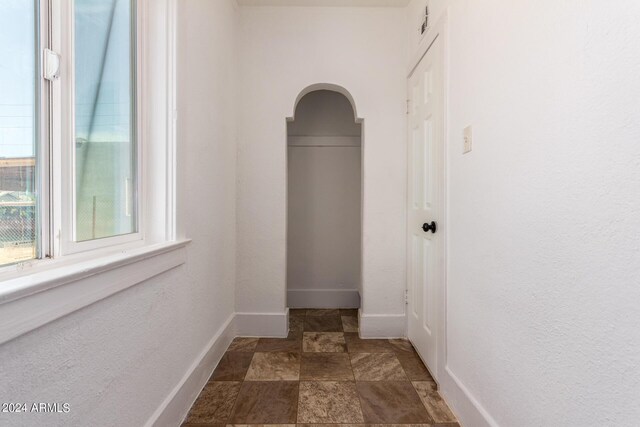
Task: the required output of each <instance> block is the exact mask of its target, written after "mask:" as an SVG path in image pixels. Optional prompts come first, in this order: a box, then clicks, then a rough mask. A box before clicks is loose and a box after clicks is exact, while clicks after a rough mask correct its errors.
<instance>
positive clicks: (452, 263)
mask: <svg viewBox="0 0 640 427" xmlns="http://www.w3.org/2000/svg"><path fill="white" fill-rule="evenodd" d="M418 3H424V2H418ZM445 3H446V4H447V5H448V6H449V10H448V14H449V21H450V37H451V38H450V75H449V77H450V82H449V90H450V92H449V114H450V116H449V126H448V129H449V138H450V140H449V144H450V146H449V150H448V154H449V165H448V167H449V173H448V175H449V180H450V182H449V224H448V226H449V233H450V234H449V237H450V240H449V251H448V257H449V258H448V261H449V265H448V293H447V295H448V304H447V316H448V330H447V343H448V346H447V370H448V377H447V378H448V379H447V381H445V382H444V384H441V385H443V389H444V392H445V395H447V400H448V402H449V403H451V404H453V406H454V407H455V409H456V410H457V414H458V415H460V416H461V420H462V422H463V423H464V424H465V425H469V426H480V425H485V423H487V424H488V423H491V424H494V425H501V426H523V427H526V426H541V425H544V426H549V425H558V426H559V425H562V426H601V425H619V426H623V425H635V424H637V420H638V418H639V417H640V406H638V401H637V396H640V370H638V366H640V329H639V328H638V324H640V309H639V308H638V301H640V286H638V283H640V222H638V218H639V217H640V197H638V194H639V190H640V173H639V170H640V169H639V163H638V159H640V144H638V141H640V109H639V108H638V99H640V79H639V78H638V76H640V55H638V52H639V51H638V43H637V40H640V27H639V26H638V25H637V17H638V16H640V3H638V2H637V1H631V0H627V1H618V2H614V3H610V2H603V1H586V2H584V1H562V2H557V1H555V2H554V1H544V2H540V1H534V0H527V1H518V2H510V1H484V2H474V1H463V0H447V1H444V0H432V2H431V5H432V10H433V12H434V14H440V13H442V11H443V10H444V4H445ZM413 8H414V10H420V9H421V8H422V6H421V5H417V6H416V4H415V2H414V4H413ZM409 10H411V9H409ZM414 30H415V25H413V26H412V27H411V28H410V29H409V32H410V35H409V37H410V40H411V38H414V40H413V42H411V43H412V44H413V46H416V45H417V42H416V40H415V37H417V33H416V32H415V31H414ZM410 55H411V52H410ZM467 125H472V126H473V135H474V141H473V151H472V152H471V153H469V154H465V155H463V154H462V146H463V140H462V131H463V128H464V127H465V126H467ZM465 391H466V392H467V393H468V396H469V397H471V398H472V399H473V400H474V401H475V403H476V405H477V409H476V410H473V409H469V408H468V407H466V406H465V405H464V400H465V399H463V398H462V396H463V394H464V392H465ZM482 411H484V414H483V413H482Z"/></svg>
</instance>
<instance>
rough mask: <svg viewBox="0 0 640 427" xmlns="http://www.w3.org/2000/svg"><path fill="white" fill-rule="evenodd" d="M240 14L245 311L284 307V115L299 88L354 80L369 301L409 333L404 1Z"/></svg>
mask: <svg viewBox="0 0 640 427" xmlns="http://www.w3.org/2000/svg"><path fill="white" fill-rule="evenodd" d="M241 15H242V19H241V25H242V29H241V32H242V44H241V45H242V53H241V67H240V69H241V81H242V85H241V89H240V100H241V115H240V131H239V149H238V205H237V211H238V262H237V291H236V304H237V308H238V311H241V312H248V313H284V311H285V290H286V266H285V265H286V263H285V262H286V252H285V248H286V220H285V219H286V209H287V207H286V189H287V182H286V151H285V150H286V126H285V118H286V117H290V116H292V115H293V107H294V103H295V100H296V98H297V97H298V95H299V94H300V92H301V91H302V90H303V89H305V88H306V87H308V86H310V85H312V84H317V83H331V84H336V85H339V86H342V87H344V88H346V89H347V90H348V91H349V93H350V94H351V95H352V96H353V98H354V100H355V104H356V108H357V115H358V117H360V118H363V119H364V123H363V133H364V153H363V156H364V157H363V168H364V219H363V221H364V222H363V224H364V234H363V236H364V248H363V282H364V295H363V298H364V299H363V310H364V313H365V314H370V315H377V314H390V315H392V316H390V320H391V322H390V324H393V325H394V326H393V328H395V329H394V331H395V332H394V333H396V334H398V333H399V334H402V333H403V332H404V329H403V328H404V321H403V319H404V301H403V293H404V288H405V260H404V252H405V249H404V248H405V187H406V185H405V182H406V176H405V163H406V159H405V149H404V146H405V141H404V139H405V119H404V113H405V104H404V103H405V99H406V95H405V92H406V91H405V64H406V35H405V34H406V33H405V25H404V22H405V11H404V9H402V8H380V9H376V8H371V9H370V8H314V7H299V8H298V7H290V8H279V7H255V8H253V7H243V8H242V9H241ZM381 29H384V31H381ZM363 330H366V327H365V328H363ZM284 332H286V331H280V333H284Z"/></svg>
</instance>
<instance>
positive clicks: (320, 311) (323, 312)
mask: <svg viewBox="0 0 640 427" xmlns="http://www.w3.org/2000/svg"><path fill="white" fill-rule="evenodd" d="M339 315H340V310H339V309H337V308H308V309H307V316H339Z"/></svg>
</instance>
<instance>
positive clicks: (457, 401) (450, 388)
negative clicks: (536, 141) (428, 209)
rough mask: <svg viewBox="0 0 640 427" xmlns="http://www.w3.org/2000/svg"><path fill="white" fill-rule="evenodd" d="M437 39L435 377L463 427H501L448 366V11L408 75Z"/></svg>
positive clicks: (426, 38) (415, 57) (424, 41)
mask: <svg viewBox="0 0 640 427" xmlns="http://www.w3.org/2000/svg"><path fill="white" fill-rule="evenodd" d="M436 37H442V43H443V54H444V64H443V65H444V70H443V85H444V89H445V93H444V116H443V123H444V135H443V136H444V150H445V159H444V170H445V172H444V173H445V191H444V200H445V202H444V203H445V218H446V221H445V227H444V229H443V230H442V231H443V232H444V257H445V261H444V263H445V269H444V288H443V290H442V291H443V292H442V295H438V296H437V298H438V299H439V300H441V301H442V310H440V311H439V312H438V313H437V317H438V322H439V325H438V330H437V340H438V343H437V345H438V372H437V373H436V377H437V381H438V386H439V391H440V393H441V394H442V397H443V398H444V399H445V401H446V402H447V404H448V405H449V406H450V407H451V409H452V410H453V412H454V413H455V414H456V416H457V417H458V419H459V421H460V423H461V424H463V425H469V426H498V423H497V422H496V421H495V419H494V418H493V417H492V416H491V415H490V414H489V412H488V411H487V410H486V409H485V408H484V407H483V406H482V405H481V404H480V402H479V400H478V399H477V398H476V396H474V395H473V394H472V393H471V391H470V390H469V389H468V388H467V387H466V386H465V385H464V384H463V383H462V381H461V380H460V379H459V378H458V377H457V376H456V375H455V374H454V373H453V372H452V371H451V368H450V366H449V364H448V359H447V357H448V353H447V304H448V296H447V293H448V289H447V285H448V280H447V278H448V271H449V256H448V254H449V244H448V236H449V224H450V223H451V222H450V209H449V187H450V183H451V179H450V177H449V171H450V167H449V162H450V158H449V150H450V146H451V136H450V133H449V86H450V85H449V73H450V65H449V64H450V55H449V40H450V39H449V9H448V8H446V9H445V10H444V13H443V14H442V16H441V17H440V19H439V20H438V22H437V23H436V24H435V25H433V26H431V27H430V28H429V30H428V31H427V33H425V35H424V37H423V38H422V40H421V41H420V44H419V47H418V49H417V51H416V52H415V53H414V54H413V56H412V57H411V60H410V62H409V64H408V74H410V73H411V71H412V70H413V69H414V68H415V67H416V65H417V64H418V63H419V62H420V60H421V59H422V57H423V56H424V55H425V54H426V52H427V50H428V48H429V47H430V46H431V44H432V43H433V41H434V40H435V39H436Z"/></svg>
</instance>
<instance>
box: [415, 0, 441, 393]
mask: <svg viewBox="0 0 640 427" xmlns="http://www.w3.org/2000/svg"><path fill="white" fill-rule="evenodd" d="M436 39H440V42H441V43H442V85H443V88H442V90H443V94H442V123H441V125H442V138H443V140H442V148H443V151H444V153H443V154H444V155H443V163H444V164H443V165H442V168H443V181H444V182H443V188H442V191H443V206H442V212H443V218H444V227H441V228H439V232H441V233H442V239H443V241H442V281H441V283H440V284H439V286H438V287H437V292H436V299H437V302H438V303H437V305H436V311H435V323H436V327H435V328H434V329H435V334H436V346H437V348H436V355H437V356H436V367H435V369H433V368H431V369H429V371H430V372H431V374H432V376H433V378H434V379H435V380H436V383H438V385H440V383H441V382H442V380H443V379H444V377H445V375H446V370H447V283H448V271H449V256H448V253H449V183H450V180H449V161H450V160H449V150H450V147H451V139H450V135H449V23H448V9H445V10H444V11H443V13H442V15H441V16H440V17H439V18H438V21H437V22H436V23H435V24H434V25H432V26H431V27H429V29H428V30H427V32H425V34H424V35H423V36H422V39H421V41H420V43H419V44H418V48H417V50H416V52H415V54H414V55H413V56H412V59H411V61H410V62H409V67H408V70H407V76H406V78H407V82H408V81H409V79H410V78H411V76H412V75H413V72H414V71H415V69H416V68H417V67H418V65H419V64H420V61H421V60H422V59H423V58H424V57H425V55H426V54H427V52H428V51H429V49H430V48H431V46H432V45H433V43H434V42H435V41H436ZM406 86H407V87H408V86H409V85H408V84H407V85H406ZM409 98H410V94H409V93H408V92H407V99H409ZM408 128H409V126H408V125H407V126H406V132H407V134H406V138H405V141H406V144H407V145H406V146H407V147H409V142H410V137H411V136H410V134H409V131H408ZM407 150H408V148H407ZM407 179H409V168H408V167H407ZM407 182H408V181H407ZM408 197H409V195H408V194H406V197H405V209H407V206H408V204H407V200H408ZM408 214H409V212H408V210H407V211H406V217H407V218H408ZM408 227H409V221H407V229H406V230H405V235H406V236H407V242H406V244H407V245H408V244H409V242H408V236H409V229H408ZM406 247H407V248H408V246H406ZM408 265H409V258H408V257H407V267H408ZM409 274H410V272H409V269H408V268H407V272H406V288H405V292H406V294H405V295H407V298H410V295H411V294H410V292H409V280H410V277H409ZM408 302H409V301H408V300H407V304H405V322H406V324H405V328H406V329H405V330H406V331H408V330H409V313H408V312H407V307H408ZM425 366H426V364H425ZM432 369H433V371H432ZM434 371H435V372H434Z"/></svg>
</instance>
